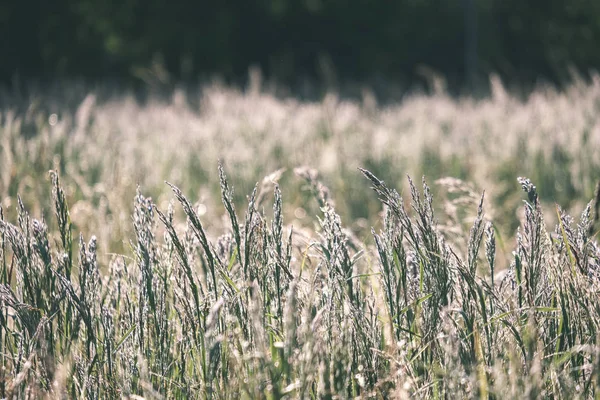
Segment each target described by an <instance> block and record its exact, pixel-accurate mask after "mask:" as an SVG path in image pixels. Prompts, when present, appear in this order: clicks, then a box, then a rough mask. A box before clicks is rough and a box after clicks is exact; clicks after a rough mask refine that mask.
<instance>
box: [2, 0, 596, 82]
mask: <svg viewBox="0 0 600 400" xmlns="http://www.w3.org/2000/svg"><path fill="white" fill-rule="evenodd" d="M599 38H600V2H598V1H597V0H569V1H565V0H543V1H542V0H528V1H523V0H451V1H441V0H394V1H389V0H371V1H367V0H354V1H348V0H302V1H300V0H255V1H247V0H222V1H206V0H202V1H191V0H181V1H173V2H167V1H164V0H53V1H47V0H29V1H18V0H9V1H3V2H0V54H1V55H2V62H1V63H0V77H1V79H2V80H3V81H4V82H10V80H11V79H14V78H15V77H16V76H18V77H19V78H20V79H27V78H32V77H33V78H37V79H41V80H51V79H56V78H58V77H70V78H72V77H84V78H87V79H96V78H117V79H124V80H131V81H135V80H139V79H140V78H144V74H146V72H147V71H148V69H150V70H151V71H154V73H156V71H157V66H160V67H161V69H159V70H160V71H162V72H166V73H168V76H169V77H170V78H171V79H174V80H181V79H183V80H190V79H198V78H209V77H212V76H214V75H218V76H220V77H222V78H224V79H226V80H229V81H233V82H239V81H240V80H242V79H244V78H245V77H246V76H247V72H248V68H249V66H252V65H256V66H259V67H260V68H261V69H262V71H263V72H264V73H265V75H266V76H267V77H269V78H272V79H274V80H276V81H278V82H282V83H285V84H288V85H291V86H294V85H300V84H301V83H302V82H303V81H313V82H323V81H326V82H325V83H328V84H332V83H333V84H337V83H342V82H369V83H377V82H385V83H383V85H385V84H387V82H399V83H410V82H414V81H415V79H422V77H423V71H424V70H425V69H424V68H423V66H425V67H428V68H429V69H430V70H433V71H435V72H437V73H439V74H441V75H442V76H444V77H445V78H446V79H447V81H448V82H449V84H450V86H451V87H464V86H465V85H467V86H468V85H475V84H477V83H478V82H479V81H483V80H484V78H485V77H486V76H487V74H488V73H490V72H495V73H498V74H500V76H501V77H502V78H503V79H504V80H505V81H506V82H509V83H515V84H521V85H522V84H526V85H527V84H532V83H535V82H536V80H539V79H544V80H548V81H551V82H554V83H559V84H561V83H564V82H565V81H567V80H569V77H570V75H569V74H570V72H569V71H570V68H571V67H574V68H575V69H576V70H578V71H579V72H581V73H583V74H585V73H586V72H587V71H588V70H589V69H597V68H598V67H599V66H600V52H598V51H597V50H598V42H599V41H598V39H599ZM152 66H154V67H152ZM165 76H166V74H165Z"/></svg>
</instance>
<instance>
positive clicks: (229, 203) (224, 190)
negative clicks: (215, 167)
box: [219, 161, 253, 279]
mask: <svg viewBox="0 0 600 400" xmlns="http://www.w3.org/2000/svg"><path fill="white" fill-rule="evenodd" d="M219 182H220V184H221V200H222V201H223V205H224V206H225V210H226V211H227V214H228V215H229V219H230V221H231V228H232V231H233V237H234V238H235V245H236V250H237V257H238V258H239V259H240V260H241V259H243V258H242V251H241V249H242V240H241V235H240V226H239V223H238V218H237V215H236V214H235V205H234V204H233V189H232V188H230V187H229V184H228V183H227V176H226V175H225V168H224V167H223V162H222V161H219ZM242 267H243V269H244V277H245V279H248V278H250V279H252V278H253V277H251V276H249V275H248V266H247V265H243V266H242Z"/></svg>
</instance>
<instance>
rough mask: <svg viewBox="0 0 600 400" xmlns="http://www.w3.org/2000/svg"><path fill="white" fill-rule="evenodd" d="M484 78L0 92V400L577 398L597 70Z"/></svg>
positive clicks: (590, 334)
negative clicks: (525, 84)
mask: <svg viewBox="0 0 600 400" xmlns="http://www.w3.org/2000/svg"><path fill="white" fill-rule="evenodd" d="M491 87H492V91H491V95H490V96H489V97H487V98H484V99H473V98H468V97H461V98H455V97H451V96H449V95H448V94H446V93H445V92H444V91H443V90H438V91H436V92H434V93H432V94H419V93H412V94H407V95H406V96H405V97H404V98H402V99H398V101H397V102H396V103H391V104H378V103H377V101H376V99H375V96H373V95H372V94H371V93H369V92H368V91H365V92H364V94H363V97H362V99H360V100H348V99H344V98H341V97H339V96H337V95H335V94H329V95H327V96H325V97H324V98H323V100H322V101H319V102H315V101H313V102H310V101H300V100H298V99H294V98H290V97H281V96H275V95H273V94H272V93H270V92H269V90H267V89H265V88H261V85H260V84H258V83H256V82H255V84H254V85H251V86H250V87H249V88H248V89H247V90H239V89H233V88H229V87H224V86H222V85H218V84H214V85H208V86H203V87H200V88H197V89H193V90H191V89H189V88H188V89H177V90H173V91H172V92H170V93H169V95H168V96H164V95H161V96H159V95H156V96H152V95H151V96H147V97H145V98H144V99H140V98H138V97H136V96H134V95H133V94H128V93H118V94H114V93H111V90H110V88H108V89H107V88H104V87H89V86H86V85H78V84H76V83H71V84H68V85H62V86H57V87H55V88H53V89H46V90H43V91H39V92H35V91H33V92H31V93H28V94H22V93H21V94H19V93H6V92H2V93H0V104H1V105H2V107H1V109H0V360H1V361H0V362H1V364H2V367H1V369H0V398H43V397H47V398H92V399H95V398H117V397H123V398H132V399H136V398H138V399H139V398H148V399H152V398H216V399H221V398H222V399H228V398H247V399H251V398H268V399H279V398H323V399H334V398H356V397H358V398H409V397H410V398H505V397H506V398H511V397H512V398H531V399H536V398H556V399H561V398H582V399H588V398H597V397H598V396H599V395H600V347H599V339H600V336H599V335H600V334H599V333H598V329H599V328H600V302H598V295H599V290H600V247H599V246H598V241H597V238H598V235H597V232H598V229H600V223H599V222H598V215H599V206H600V193H599V192H598V189H597V184H598V182H599V180H600V76H598V75H596V76H594V77H593V78H592V79H591V80H590V81H583V80H577V79H576V80H575V81H574V82H573V83H572V84H571V85H570V86H568V87H566V88H565V89H563V90H560V91H559V90H556V89H554V88H550V87H539V88H538V89H536V90H535V91H533V92H532V93H530V94H529V95H527V96H521V97H517V96H514V95H511V94H510V93H509V92H508V91H507V90H506V89H505V88H504V87H503V86H502V84H501V82H500V81H499V80H498V79H496V78H492V80H491ZM571 215H575V216H576V218H573V217H571Z"/></svg>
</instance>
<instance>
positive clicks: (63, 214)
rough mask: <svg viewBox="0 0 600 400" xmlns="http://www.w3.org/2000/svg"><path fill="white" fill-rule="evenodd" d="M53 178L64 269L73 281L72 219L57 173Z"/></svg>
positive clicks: (68, 277)
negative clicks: (63, 255)
mask: <svg viewBox="0 0 600 400" xmlns="http://www.w3.org/2000/svg"><path fill="white" fill-rule="evenodd" d="M50 177H51V178H52V197H53V198H54V213H55V215H56V218H57V221H58V231H59V232H60V240H61V242H62V249H63V251H64V254H65V255H66V257H64V263H63V267H65V276H66V277H67V279H71V266H72V265H73V261H72V257H73V236H72V233H71V228H72V226H71V217H70V215H69V208H68V207H67V200H66V197H65V192H64V190H63V189H62V187H61V186H60V179H59V177H58V172H57V171H50Z"/></svg>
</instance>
